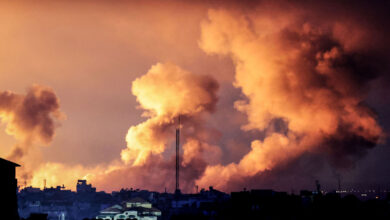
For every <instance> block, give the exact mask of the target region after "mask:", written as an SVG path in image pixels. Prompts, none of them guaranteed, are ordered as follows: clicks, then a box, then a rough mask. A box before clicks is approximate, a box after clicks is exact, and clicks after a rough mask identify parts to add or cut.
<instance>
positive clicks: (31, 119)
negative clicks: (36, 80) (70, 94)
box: [0, 85, 62, 160]
mask: <svg viewBox="0 0 390 220" xmlns="http://www.w3.org/2000/svg"><path fill="white" fill-rule="evenodd" d="M59 108H60V105H59V100H58V98H57V96H56V95H55V93H54V91H53V90H52V89H50V88H47V87H43V86H38V85H34V86H33V87H31V88H30V89H29V90H28V91H27V94H26V95H21V94H16V93H13V92H10V91H4V92H1V93H0V118H1V120H2V122H3V123H6V124H7V127H6V132H7V134H9V135H12V136H14V137H15V138H16V139H17V140H18V141H19V142H20V143H18V144H17V145H15V146H14V149H13V151H12V153H11V154H10V156H9V158H10V159H11V160H19V159H20V158H21V157H23V155H24V154H25V153H27V152H28V150H29V148H30V147H32V146H33V144H36V143H39V144H49V143H50V142H51V141H52V139H53V137H54V134H55V128H56V121H55V120H57V119H60V118H61V117H62V113H61V112H60V110H59Z"/></svg>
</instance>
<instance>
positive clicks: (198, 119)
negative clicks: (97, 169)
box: [94, 63, 221, 189]
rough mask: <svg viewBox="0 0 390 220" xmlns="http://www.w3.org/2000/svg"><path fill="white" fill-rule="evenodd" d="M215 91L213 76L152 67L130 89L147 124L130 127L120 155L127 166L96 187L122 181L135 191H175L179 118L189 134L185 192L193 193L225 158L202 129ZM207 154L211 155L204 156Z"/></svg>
mask: <svg viewBox="0 0 390 220" xmlns="http://www.w3.org/2000/svg"><path fill="white" fill-rule="evenodd" d="M217 89H218V84H217V82H216V81H215V80H214V79H213V78H211V77H210V76H206V75H197V74H193V73H190V72H188V71H186V70H183V69H181V68H180V67H178V66H176V65H174V64H170V63H158V64H156V65H154V66H152V67H151V68H150V70H149V71H148V72H147V73H146V74H145V75H143V76H141V77H140V78H138V79H136V80H135V81H134V82H133V84H132V92H133V94H134V95H135V96H136V97H137V101H138V102H139V103H140V106H139V107H140V108H142V109H144V110H145V112H144V114H143V115H144V116H145V117H147V118H148V119H147V120H146V121H144V122H142V123H140V124H138V125H136V126H132V127H130V129H129V131H128V133H127V136H126V141H127V148H126V149H124V150H123V151H122V153H121V156H122V160H123V161H124V162H125V163H126V164H127V166H122V167H119V168H117V169H114V170H113V171H112V172H109V173H106V174H105V175H103V176H99V175H98V176H96V177H95V178H94V181H95V183H96V184H97V185H98V186H102V187H104V188H108V187H109V188H112V187H113V186H112V185H113V184H112V182H111V181H110V182H107V180H112V179H116V180H118V179H122V180H123V181H116V182H117V183H119V184H121V185H127V184H130V185H131V186H133V187H143V186H145V182H148V184H147V186H148V187H149V188H150V189H163V188H164V187H168V188H169V187H172V186H173V185H174V183H173V182H172V179H173V177H174V167H175V160H174V157H173V156H174V155H173V154H172V153H173V151H172V150H173V149H174V146H175V145H174V140H175V139H174V138H175V129H176V128H177V126H179V124H178V118H179V116H180V120H181V126H182V127H183V128H185V129H182V131H183V132H182V135H181V140H182V145H183V149H184V154H183V161H182V162H183V163H182V165H183V172H182V173H183V178H182V180H183V182H182V187H183V188H186V189H190V188H191V187H193V184H194V181H195V180H196V179H197V178H199V176H200V175H201V174H202V173H203V171H204V169H205V167H206V165H207V164H208V163H209V162H210V161H213V160H217V161H218V158H219V157H220V155H221V153H220V149H219V147H217V146H212V145H210V144H207V142H208V141H209V140H210V139H212V138H213V137H214V136H215V135H214V134H213V129H211V128H207V127H205V126H204V123H203V118H204V117H205V116H206V115H205V114H206V113H211V112H213V111H214V109H215V104H216V102H217V96H216V92H217ZM205 150H211V151H212V153H211V154H207V155H203V154H202V152H203V151H205ZM163 154H165V156H163ZM166 155H168V156H166ZM169 155H170V156H169ZM167 157H168V159H166V158H167ZM124 177H126V178H124ZM117 187H119V186H114V188H117Z"/></svg>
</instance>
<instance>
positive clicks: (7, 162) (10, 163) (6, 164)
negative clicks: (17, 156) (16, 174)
mask: <svg viewBox="0 0 390 220" xmlns="http://www.w3.org/2000/svg"><path fill="white" fill-rule="evenodd" d="M3 165H5V166H14V167H20V165H19V164H17V163H14V162H11V161H9V160H6V159H3V158H0V166H3Z"/></svg>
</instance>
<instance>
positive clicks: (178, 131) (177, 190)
mask: <svg viewBox="0 0 390 220" xmlns="http://www.w3.org/2000/svg"><path fill="white" fill-rule="evenodd" d="M179 155H180V115H179V124H178V126H177V128H176V188H175V192H176V193H179V192H180V185H179V168H180V161H179Z"/></svg>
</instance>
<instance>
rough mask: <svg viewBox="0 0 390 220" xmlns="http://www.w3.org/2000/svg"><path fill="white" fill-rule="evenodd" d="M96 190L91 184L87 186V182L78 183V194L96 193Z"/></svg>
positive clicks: (79, 181) (80, 181)
mask: <svg viewBox="0 0 390 220" xmlns="http://www.w3.org/2000/svg"><path fill="white" fill-rule="evenodd" d="M95 192H96V188H95V187H92V185H91V184H87V180H78V181H77V193H95Z"/></svg>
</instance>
